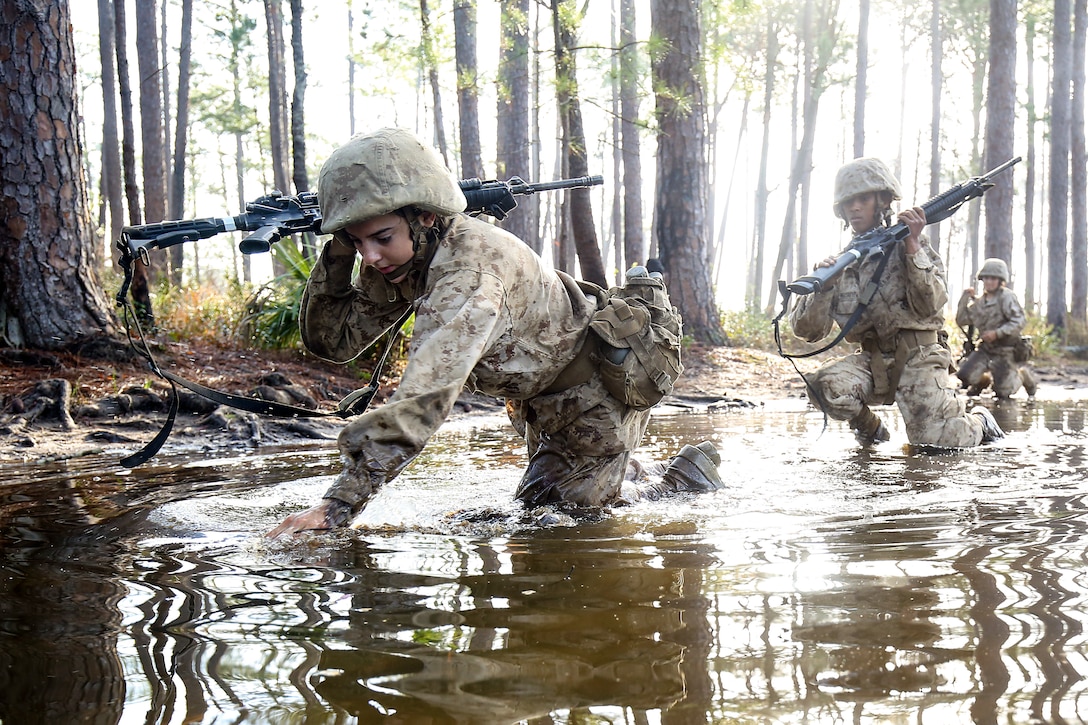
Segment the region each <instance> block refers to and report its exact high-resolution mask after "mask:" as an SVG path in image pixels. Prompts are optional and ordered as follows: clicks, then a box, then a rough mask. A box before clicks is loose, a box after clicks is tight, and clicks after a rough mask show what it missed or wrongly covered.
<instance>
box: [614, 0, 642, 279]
mask: <svg viewBox="0 0 1088 725" xmlns="http://www.w3.org/2000/svg"><path fill="white" fill-rule="evenodd" d="M635 21H636V17H635V1H634V0H620V118H621V119H622V121H621V123H620V136H621V141H620V143H621V151H622V154H623V257H624V265H625V267H630V266H631V265H632V264H635V263H643V262H645V261H646V232H645V230H644V228H643V224H644V222H643V212H642V151H641V138H640V133H639V108H638V106H639V101H638V45H636V43H635V40H636V38H635Z"/></svg>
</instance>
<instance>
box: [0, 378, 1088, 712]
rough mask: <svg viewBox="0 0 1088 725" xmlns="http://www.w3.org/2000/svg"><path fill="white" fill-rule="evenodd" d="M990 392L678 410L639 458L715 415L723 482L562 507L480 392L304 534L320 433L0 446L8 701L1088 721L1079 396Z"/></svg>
mask: <svg viewBox="0 0 1088 725" xmlns="http://www.w3.org/2000/svg"><path fill="white" fill-rule="evenodd" d="M1056 392H1057V394H1056V395H1055V396H1053V397H1059V398H1060V397H1062V396H1063V393H1062V392H1061V391H1056ZM994 411H995V413H996V414H997V417H998V419H999V421H1000V422H1001V423H1002V425H1003V426H1005V428H1006V430H1008V431H1009V435H1008V436H1007V438H1005V439H1004V440H1002V441H1000V442H998V443H997V444H992V445H988V446H985V447H983V448H980V449H977V450H971V451H966V452H960V453H947V452H946V453H934V452H921V451H912V450H908V449H905V448H904V447H903V445H902V443H903V440H904V436H903V433H902V429H901V425H900V424H899V421H898V418H897V417H896V416H895V415H894V414H893V413H891V412H890V411H888V413H887V414H886V417H888V418H889V424H890V426H889V427H890V428H892V431H893V440H892V442H891V443H889V444H884V445H882V446H880V447H878V448H876V449H873V450H871V451H863V450H860V449H859V448H858V447H857V445H856V444H855V443H854V442H853V440H852V438H851V437H850V435H849V433H848V431H846V430H845V429H844V428H843V427H842V426H841V425H839V424H835V423H832V424H831V425H830V426H829V427H828V428H827V430H826V431H825V430H823V421H822V419H821V417H820V415H819V414H818V413H815V412H812V411H807V410H804V409H803V408H802V406H801V405H800V403H798V402H792V403H784V404H782V405H781V407H776V408H758V409H740V410H721V411H715V410H694V411H672V412H666V413H663V414H662V415H658V416H656V417H655V419H654V423H653V426H652V428H651V434H650V437H649V439H648V442H647V448H646V451H645V452H644V457H649V458H654V457H657V458H665V457H667V456H670V455H672V454H673V453H674V452H675V451H676V450H677V449H678V448H679V447H680V446H681V445H682V444H683V443H685V442H696V441H697V440H701V439H703V438H709V439H711V440H714V441H715V442H716V443H717V444H718V445H719V448H720V449H721V451H722V454H723V458H724V459H725V461H724V463H723V466H722V471H723V474H724V477H725V479H726V481H727V484H728V487H727V489H726V490H724V491H720V492H717V493H714V494H710V495H704V496H692V497H682V498H677V499H674V500H669V501H665V502H658V503H654V504H650V503H647V504H639V505H637V506H632V507H629V508H624V509H617V510H615V511H613V512H611V513H610V514H608V515H604V516H600V517H597V518H594V519H590V520H577V521H576V520H573V519H570V518H568V517H566V516H564V515H562V514H558V515H556V514H551V515H547V514H548V512H540V511H536V512H525V511H522V510H521V509H520V507H518V506H517V505H515V504H514V503H513V502H512V501H511V500H510V499H511V495H512V492H513V489H514V487H515V485H516V483H517V479H518V477H519V475H520V470H521V466H522V463H523V457H522V455H521V449H520V445H519V443H518V441H516V440H515V439H514V437H513V436H512V435H511V434H510V433H509V432H508V427H507V425H506V424H505V422H504V421H503V420H501V419H499V418H484V419H475V420H472V421H469V422H467V423H461V424H459V425H456V426H453V425H451V426H448V427H447V428H445V429H444V430H443V431H442V432H441V433H440V435H439V436H438V438H437V439H436V440H435V441H433V443H432V445H431V446H429V447H428V449H427V451H426V452H425V454H424V455H423V456H422V457H421V458H420V459H419V460H417V461H416V462H415V463H414V464H413V465H412V467H411V468H410V469H409V470H408V471H407V472H406V474H405V475H404V476H402V477H401V478H399V479H398V480H397V481H396V482H394V483H393V484H392V485H390V486H389V487H387V488H386V489H385V490H384V491H383V492H382V493H381V494H380V495H379V496H378V497H377V498H376V499H375V500H374V501H373V502H372V504H371V506H370V507H369V508H368V509H367V510H366V511H365V512H364V514H363V515H362V516H361V517H360V519H359V521H358V522H357V526H358V527H359V529H358V530H356V531H352V532H350V533H342V534H339V535H325V536H306V537H304V538H302V539H301V540H298V541H294V542H286V541H277V542H272V543H268V542H266V541H265V540H264V539H263V538H262V536H261V534H262V533H263V532H264V531H267V530H268V529H269V528H271V527H272V526H273V525H274V524H275V523H276V522H278V521H279V520H280V519H281V518H282V517H283V516H284V515H285V514H286V513H288V512H290V511H293V510H297V509H299V508H303V507H305V506H308V505H310V504H311V503H313V502H314V501H315V500H316V499H317V498H318V497H319V496H320V494H321V492H322V491H323V490H324V489H325V487H326V486H327V485H328V483H329V481H330V480H331V478H332V476H333V475H334V474H335V472H336V471H337V469H338V463H337V461H336V459H335V455H334V454H333V453H332V452H331V451H330V449H329V448H328V446H327V445H326V446H324V447H321V448H315V447H307V448H303V449H294V450H272V449H258V450H257V451H249V450H239V451H238V452H237V453H236V454H234V453H231V454H227V455H223V456H221V457H217V458H214V459H213V458H210V457H209V456H208V454H206V453H202V452H199V451H193V452H191V453H188V454H185V455H177V456H174V457H160V458H158V459H156V460H155V461H153V462H152V464H151V465H149V466H146V467H144V468H140V469H136V470H133V471H128V470H125V469H121V468H119V467H118V466H117V464H116V461H117V458H118V457H119V456H120V455H122V453H124V452H127V451H122V450H121V449H118V450H117V451H111V452H109V453H108V454H105V455H103V456H101V457H95V458H86V459H78V460H71V461H67V462H63V463H53V464H42V465H28V466H23V467H9V468H7V469H6V470H4V471H3V473H4V478H3V483H0V547H2V548H0V723H3V724H4V725H15V724H16V723H20V724H21V723H50V724H53V723H76V722H87V723H130V722H131V723H198V722H199V723H354V722H372V721H378V720H382V721H387V722H404V723H421V722H434V723H438V722H465V723H512V722H521V721H525V722H534V723H540V722H544V723H548V722H559V723H602V722H617V723H650V722H663V723H703V722H715V723H720V722H726V723H728V722H741V723H795V722H796V723H854V722H856V723H969V722H979V723H997V722H1001V723H1010V722H1012V723H1022V722H1025V723H1026V722H1080V721H1083V720H1085V719H1088V701H1086V695H1088V681H1086V680H1085V676H1088V659H1086V657H1088V642H1086V641H1085V632H1084V629H1085V627H1084V625H1085V621H1086V618H1088V614H1086V611H1085V600H1086V597H1088V579H1086V569H1088V567H1086V559H1088V538H1086V536H1085V532H1086V531H1088V484H1086V483H1085V481H1084V471H1085V453H1084V447H1083V444H1084V437H1085V430H1084V422H1085V415H1086V411H1088V404H1086V403H1085V402H1084V401H1083V400H1057V399H1055V400H1040V401H1037V402H1034V403H1027V402H1025V401H1020V402H1016V403H1012V404H1003V405H1001V406H996V407H994Z"/></svg>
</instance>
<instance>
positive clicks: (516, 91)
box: [495, 0, 543, 254]
mask: <svg viewBox="0 0 1088 725" xmlns="http://www.w3.org/2000/svg"><path fill="white" fill-rule="evenodd" d="M499 12H500V19H499V70H498V77H497V85H498V88H497V97H498V101H497V104H496V105H497V108H496V121H497V124H496V125H497V128H496V149H495V151H496V153H495V157H496V163H495V175H496V178H499V179H508V178H510V177H511V176H520V177H522V178H523V179H525V180H526V181H535V180H536V179H535V178H534V177H535V176H536V169H535V168H534V167H533V165H532V161H531V159H530V155H529V149H530V145H529V107H530V104H529V93H530V87H531V84H530V82H529V0H509V1H507V2H503V3H502V4H501V7H500V11H499ZM500 226H501V227H502V228H503V229H506V230H507V231H508V232H510V233H511V234H513V235H515V236H517V237H518V238H519V239H521V240H523V241H524V242H525V243H526V244H528V245H529V246H530V247H532V248H533V250H534V251H536V252H537V254H539V253H540V252H542V251H543V245H542V244H541V239H540V202H539V201H538V200H537V198H536V196H535V195H530V196H528V197H523V198H522V199H520V200H518V210H517V212H516V213H514V214H511V215H510V216H508V217H506V219H504V220H503V221H502V222H501V223H500Z"/></svg>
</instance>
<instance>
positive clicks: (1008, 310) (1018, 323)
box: [956, 285, 1034, 398]
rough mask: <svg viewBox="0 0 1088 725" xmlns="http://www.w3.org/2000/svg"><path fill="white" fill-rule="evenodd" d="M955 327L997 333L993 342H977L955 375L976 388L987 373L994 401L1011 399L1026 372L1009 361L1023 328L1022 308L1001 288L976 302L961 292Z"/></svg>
mask: <svg viewBox="0 0 1088 725" xmlns="http://www.w3.org/2000/svg"><path fill="white" fill-rule="evenodd" d="M956 324H957V325H959V326H960V327H963V328H966V327H968V326H973V327H974V328H975V329H976V330H978V331H979V332H984V331H987V330H993V331H994V332H996V333H997V339H996V340H994V341H993V342H979V343H978V347H976V348H975V350H974V351H973V352H972V353H971V354H970V355H968V356H967V359H966V360H965V361H964V362H963V363H962V364H961V365H960V369H959V371H958V372H957V373H956V375H957V376H958V377H959V379H960V380H962V381H963V384H964V385H965V386H972V385H978V384H979V383H980V381H981V380H982V376H983V374H984V373H986V372H987V371H989V373H990V375H991V376H992V378H993V386H994V393H995V394H996V395H997V396H998V397H1001V398H1008V397H1010V396H1012V395H1015V394H1016V392H1017V391H1018V390H1020V385H1021V382H1022V375H1024V373H1026V371H1024V373H1022V372H1021V366H1020V364H1019V363H1017V362H1016V361H1015V360H1014V359H1013V349H1014V348H1015V347H1016V343H1017V342H1018V341H1019V340H1020V333H1021V332H1022V331H1023V329H1024V326H1025V325H1026V324H1027V318H1026V317H1025V316H1024V308H1023V307H1021V306H1020V302H1019V301H1018V300H1017V299H1016V294H1015V293H1014V292H1013V291H1012V290H1010V289H1009V288H1007V287H1005V286H1003V285H1002V286H1001V287H998V288H997V290H996V291H994V292H993V293H991V294H984V295H982V296H981V297H979V298H977V299H975V298H972V297H971V295H969V294H968V293H967V292H964V294H963V296H962V297H960V302H959V306H958V308H957V309H956ZM1029 384H1031V387H1030V388H1029V391H1028V392H1030V393H1034V384H1032V383H1029Z"/></svg>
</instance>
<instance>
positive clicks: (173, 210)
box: [170, 0, 193, 285]
mask: <svg viewBox="0 0 1088 725" xmlns="http://www.w3.org/2000/svg"><path fill="white" fill-rule="evenodd" d="M192 41H193V0H182V3H181V46H180V47H179V48H178V56H179V57H178V117H177V126H176V128H175V130H174V174H173V175H174V181H173V183H172V184H171V185H170V218H171V219H183V218H184V217H185V170H186V168H188V165H187V163H186V160H187V156H186V143H187V141H188V138H189V77H190V71H189V69H190V66H191V61H192V45H193V43H192ZM183 247H184V245H182V244H176V245H174V246H173V247H171V248H170V249H171V250H174V249H177V250H178V254H177V256H176V258H175V259H174V262H175V264H174V265H173V266H172V268H171V269H172V271H173V274H174V275H175V276H174V278H173V279H172V280H171V282H172V283H173V284H174V285H181V281H182V275H181V270H182V261H183V257H182V253H183V251H182V249H183Z"/></svg>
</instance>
